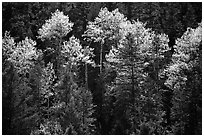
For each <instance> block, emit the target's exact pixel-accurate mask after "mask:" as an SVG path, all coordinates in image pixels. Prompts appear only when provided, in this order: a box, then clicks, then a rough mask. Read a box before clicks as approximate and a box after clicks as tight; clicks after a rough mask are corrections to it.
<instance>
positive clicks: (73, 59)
mask: <svg viewBox="0 0 204 137" xmlns="http://www.w3.org/2000/svg"><path fill="white" fill-rule="evenodd" d="M61 55H62V56H63V58H64V59H65V58H66V59H67V60H68V61H67V62H66V64H67V63H71V64H72V65H77V63H79V62H80V61H81V62H84V63H88V64H92V65H94V62H93V60H92V59H91V57H93V49H92V48H89V47H85V48H82V46H81V44H80V41H79V39H77V38H75V37H74V36H72V37H71V38H70V39H69V41H65V42H64V43H63V45H62V50H61Z"/></svg>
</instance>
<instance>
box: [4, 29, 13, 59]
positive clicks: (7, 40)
mask: <svg viewBox="0 0 204 137" xmlns="http://www.w3.org/2000/svg"><path fill="white" fill-rule="evenodd" d="M15 45H16V43H15V42H14V38H13V37H11V36H10V33H9V32H8V31H6V32H5V35H4V37H3V39H2V54H3V56H4V57H6V56H7V57H10V55H11V54H12V53H13V51H14V49H15Z"/></svg>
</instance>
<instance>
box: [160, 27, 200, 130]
mask: <svg viewBox="0 0 204 137" xmlns="http://www.w3.org/2000/svg"><path fill="white" fill-rule="evenodd" d="M201 42H202V26H201V24H199V26H198V27H197V28H196V29H192V28H188V29H187V31H186V32H185V33H184V34H183V36H182V37H181V38H178V39H177V41H176V46H175V51H176V52H175V54H173V57H172V62H171V64H170V65H169V66H168V67H167V68H166V69H165V70H164V71H163V72H162V73H161V76H162V77H164V76H166V77H167V78H168V79H167V80H166V81H165V84H166V85H167V86H168V87H169V88H171V89H172V90H173V92H174V98H173V107H172V117H171V118H172V120H173V121H174V124H173V125H172V126H173V127H172V128H173V131H174V134H199V133H201V132H200V130H197V131H196V130H195V128H196V126H198V125H199V126H200V124H198V123H199V122H198V119H200V117H199V113H200V111H199V109H198V108H199V107H198V108H196V106H200V105H198V104H200V103H199V101H195V100H194V99H195V98H196V100H200V99H199V98H200V95H201V93H200V92H199V90H200V89H201V83H200V82H201V76H200V75H199V74H201V46H202V44H201ZM195 82H196V83H197V84H195ZM184 104H185V105H184ZM178 118H179V119H178ZM192 121H194V122H192ZM194 123H197V124H194ZM188 125H189V126H188ZM197 128H198V129H199V127H197Z"/></svg>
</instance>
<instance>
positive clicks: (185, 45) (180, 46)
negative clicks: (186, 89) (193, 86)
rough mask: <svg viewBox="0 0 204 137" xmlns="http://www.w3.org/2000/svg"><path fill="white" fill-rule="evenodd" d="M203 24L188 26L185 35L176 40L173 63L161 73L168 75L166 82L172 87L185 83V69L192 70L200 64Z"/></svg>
mask: <svg viewBox="0 0 204 137" xmlns="http://www.w3.org/2000/svg"><path fill="white" fill-rule="evenodd" d="M201 42H202V26H201V24H200V25H199V26H198V27H197V28H196V29H191V28H188V29H187V31H186V32H185V33H184V34H183V36H182V37H181V38H179V39H177V41H176V45H175V54H173V56H172V63H171V64H170V65H169V67H168V68H167V69H165V70H164V72H162V73H161V75H166V76H167V77H168V79H167V81H166V84H167V85H168V86H169V87H171V88H177V89H179V87H180V86H178V85H180V84H182V83H183V84H185V81H186V80H187V75H186V74H185V73H184V72H185V71H191V70H192V69H193V68H194V67H196V66H199V65H200V63H201V61H200V59H201V53H200V48H201Z"/></svg>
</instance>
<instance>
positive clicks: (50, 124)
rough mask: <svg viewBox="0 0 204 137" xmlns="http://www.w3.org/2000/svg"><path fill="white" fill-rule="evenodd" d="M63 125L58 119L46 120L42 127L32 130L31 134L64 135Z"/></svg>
mask: <svg viewBox="0 0 204 137" xmlns="http://www.w3.org/2000/svg"><path fill="white" fill-rule="evenodd" d="M62 134H63V131H62V127H61V125H60V123H59V122H57V121H45V122H44V123H43V124H40V128H39V129H37V130H34V131H32V132H31V135H62Z"/></svg>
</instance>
